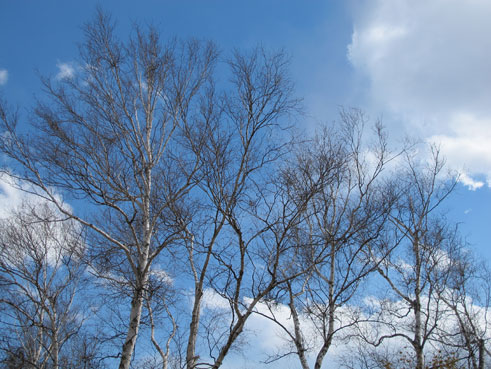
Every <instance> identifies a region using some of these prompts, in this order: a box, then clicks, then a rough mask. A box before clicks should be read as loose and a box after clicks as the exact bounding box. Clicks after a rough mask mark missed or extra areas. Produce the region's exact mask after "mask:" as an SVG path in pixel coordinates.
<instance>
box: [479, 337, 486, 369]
mask: <svg viewBox="0 0 491 369" xmlns="http://www.w3.org/2000/svg"><path fill="white" fill-rule="evenodd" d="M478 342H479V369H484V355H485V352H484V340H483V339H482V338H480V339H479V341H478Z"/></svg>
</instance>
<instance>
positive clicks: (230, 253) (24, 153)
mask: <svg viewBox="0 0 491 369" xmlns="http://www.w3.org/2000/svg"><path fill="white" fill-rule="evenodd" d="M86 34H87V36H88V38H87V40H89V42H87V43H85V44H84V45H82V50H85V52H82V57H81V59H80V60H81V62H80V63H75V64H72V65H60V74H59V75H57V76H56V77H53V78H52V79H51V80H49V79H45V80H44V87H45V89H46V90H47V93H48V95H51V97H52V98H53V99H52V100H51V101H48V100H45V101H43V100H41V103H40V104H39V105H37V108H36V110H35V111H34V116H36V119H35V123H36V128H41V130H40V131H36V132H37V133H40V136H39V137H38V138H40V139H42V140H43V142H41V141H38V144H37V145H32V143H34V142H35V140H36V137H35V136H36V134H34V135H32V136H31V138H33V137H34V140H33V141H24V142H22V139H21V140H19V141H17V143H18V144H19V146H17V152H16V154H18V155H19V156H18V158H19V159H25V158H30V159H31V161H29V160H27V161H26V160H24V163H23V164H24V168H27V170H28V171H27V172H24V173H21V172H16V173H17V174H18V175H20V176H22V175H23V174H27V173H28V172H29V171H30V172H31V174H33V176H31V177H30V178H31V180H32V181H33V182H34V183H36V184H38V185H40V184H41V186H40V188H41V190H42V191H44V195H45V197H46V196H47V198H48V199H50V200H51V201H53V202H55V203H56V202H58V205H59V210H60V211H62V212H65V215H66V216H68V217H78V220H79V221H81V222H82V224H84V225H85V226H88V227H89V228H91V229H92V231H94V232H89V234H90V236H89V238H88V240H87V242H88V243H89V245H91V247H90V248H89V250H90V256H91V257H92V259H91V262H92V264H91V268H92V272H94V273H95V274H97V275H98V277H101V278H102V277H103V278H105V279H106V280H108V281H111V283H112V286H113V287H116V289H117V290H118V293H119V295H118V296H119V297H120V298H121V299H122V300H121V301H124V300H126V301H125V302H126V306H127V308H126V309H122V313H121V314H122V317H123V318H124V319H126V320H127V321H128V316H130V319H129V320H130V323H129V324H128V329H126V331H125V328H122V326H120V327H119V331H118V330H116V331H117V334H119V335H120V337H123V336H126V338H124V339H121V341H122V342H123V345H122V346H123V348H122V352H123V356H124V357H123V360H122V362H123V361H125V360H124V359H125V358H126V359H128V355H127V354H126V353H129V352H131V351H132V346H133V344H134V341H136V340H135V337H137V334H140V333H143V334H145V332H144V331H142V332H138V330H139V327H140V322H137V320H139V319H140V318H139V317H138V316H139V314H140V312H144V314H143V315H144V316H143V318H142V319H143V320H142V322H143V323H144V326H146V327H148V330H147V331H146V332H147V333H146V334H151V335H152V339H149V340H148V341H147V343H148V345H149V346H150V344H151V345H153V347H154V348H155V350H156V351H158V355H159V356H160V359H161V360H162V361H163V362H165V361H166V360H170V359H172V360H174V359H175V357H174V356H172V355H171V356H169V352H170V351H169V350H168V346H167V347H166V342H167V343H169V342H170V346H172V345H175V346H172V350H171V351H173V355H177V354H176V352H179V355H181V356H182V358H181V363H185V365H187V366H189V367H192V366H196V365H198V367H199V366H203V367H204V366H207V365H211V366H213V365H215V366H219V365H220V364H221V363H222V362H223V359H224V357H225V356H227V355H228V354H229V352H230V351H231V350H233V349H234V348H237V347H239V345H238V343H241V341H237V339H238V338H239V337H240V336H241V335H242V333H243V330H244V329H245V328H246V327H247V325H246V324H245V322H246V320H248V319H249V318H250V317H251V316H252V315H251V313H252V312H253V311H254V309H256V308H258V306H260V304H261V302H262V301H261V299H265V300H264V301H266V300H270V299H272V298H274V296H275V291H274V290H275V287H276V286H277V285H279V284H281V283H285V284H288V282H289V281H290V279H292V280H293V278H294V277H295V278H296V277H299V276H300V275H309V278H311V277H310V276H312V275H313V274H312V273H313V271H315V273H316V274H317V277H318V279H319V280H326V279H329V278H325V277H326V274H323V273H322V271H321V270H320V268H317V269H316V268H315V267H313V266H312V265H310V266H307V267H306V268H305V269H304V270H302V267H301V265H302V263H301V262H300V261H302V262H303V263H305V261H309V259H308V258H305V256H306V255H305V252H304V251H302V252H299V250H301V249H302V247H299V246H305V242H308V241H306V240H307V239H308V237H305V233H303V234H302V232H301V230H302V227H308V224H312V221H311V220H312V219H309V218H308V217H309V215H307V214H308V213H309V210H308V209H309V205H310V204H312V203H313V202H311V201H312V200H314V199H316V198H318V197H316V196H314V194H315V195H317V192H316V191H318V190H319V188H320V187H322V186H326V185H327V184H328V183H325V182H319V177H317V176H314V178H310V180H307V181H305V182H304V183H301V185H299V183H296V184H295V183H294V184H293V187H292V182H291V178H290V177H289V176H288V169H287V167H288V165H289V164H291V163H288V160H287V163H284V162H283V161H278V160H280V159H285V158H289V159H291V158H292V157H291V156H288V150H289V146H288V145H284V144H286V141H283V140H284V139H285V138H286V137H287V136H286V135H285V132H284V131H281V130H277V128H278V125H277V123H278V121H277V119H276V118H285V117H286V116H287V115H286V114H285V115H284V116H281V115H282V113H287V112H289V111H291V110H292V109H293V108H295V107H296V101H295V99H290V98H289V96H291V95H290V93H291V85H290V84H289V80H288V79H287V78H284V77H286V75H285V74H284V73H285V72H286V70H285V67H286V66H287V63H285V62H286V60H285V59H284V55H282V54H281V53H280V54H275V53H270V52H265V51H264V48H262V49H261V48H259V49H256V50H255V51H254V52H252V53H250V52H249V53H242V52H237V53H235V54H234V55H232V56H231V57H230V58H225V59H228V64H227V63H224V64H221V63H222V61H223V60H222V59H220V58H217V53H216V49H214V47H213V45H211V44H206V43H203V42H194V41H192V42H188V43H186V42H184V43H180V42H179V41H174V42H170V43H166V42H164V43H160V42H156V41H158V37H157V36H158V32H157V31H156V29H155V28H154V29H153V30H150V32H148V33H147V31H146V28H145V27H143V28H140V29H139V30H137V31H135V33H133V37H132V39H131V41H130V42H127V41H126V38H125V37H121V36H120V35H119V34H118V33H116V32H115V31H114V29H113V28H112V27H111V25H110V22H107V19H106V18H104V16H100V17H99V19H96V21H95V22H92V23H90V24H88V26H87V27H86ZM114 36H115V37H114ZM353 43H354V42H353ZM156 45H162V48H159V47H156ZM355 46H356V45H354V47H355ZM161 51H162V52H161ZM222 55H223V54H222ZM353 55H354V54H353ZM358 56H359V55H358ZM217 64H219V65H224V66H225V65H227V67H228V68H230V70H231V73H230V74H231V75H233V76H235V77H234V78H232V80H231V81H229V80H228V78H227V79H225V80H220V81H219V82H218V83H213V80H214V78H215V76H221V72H222V67H219V71H220V74H214V73H213V69H214V68H213V67H214V66H215V65H217ZM160 67H162V68H160ZM159 68H160V69H159ZM223 69H225V67H224V68H223ZM160 72H165V73H160ZM3 75H4V74H2V75H0V78H2V80H1V81H4V80H5V77H2V76H3ZM161 77H162V79H161V80H159V78H161ZM1 81H0V83H3V82H1ZM229 82H231V83H230V85H227V83H229ZM225 85H227V86H229V88H225V89H224V91H223V94H222V93H220V92H218V91H220V90H221V89H222V87H223V86H225ZM162 86H165V88H163V87H162ZM169 86H170V87H169ZM166 87H169V89H167V88H166ZM164 90H165V93H164V92H163V91H164ZM108 91H112V92H114V93H108ZM198 96H199V98H197V97H198ZM3 107H4V108H5V110H3V111H4V112H6V114H5V115H4V116H3V118H4V123H6V126H9V125H10V124H12V123H14V121H15V119H16V117H15V116H14V115H11V113H10V112H8V108H6V105H5V104H4V105H3ZM118 117H123V119H119V118H118ZM279 121H283V119H280V120H279ZM101 122H103V124H101ZM154 123H155V124H154ZM10 127H13V126H12V125H10ZM73 127H78V128H73ZM43 129H44V131H43ZM11 133H12V134H11V135H10V136H8V135H7V136H6V139H5V140H4V141H3V142H4V143H7V146H8V145H9V144H10V143H15V139H16V136H15V135H14V134H13V131H12V132H11ZM79 133H81V134H79ZM18 137H20V136H18ZM47 138H49V140H47ZM278 138H279V139H281V141H278V140H277V139H278ZM10 139H13V140H10ZM309 144H311V145H316V144H317V143H316V142H315V140H314V141H312V142H308V143H307V145H309ZM7 146H4V149H5V148H6V147H7ZM13 148H14V147H13V146H11V147H9V148H7V149H6V151H8V150H10V149H13ZM74 148H79V149H80V150H74ZM14 151H15V149H14V150H13V151H10V154H14ZM43 161H44V163H50V164H49V165H44V166H43V164H42V163H43ZM367 161H368V162H370V159H369V158H367ZM328 162H329V161H328ZM40 163H41V166H38V165H39V164H40ZM53 163H54V164H55V166H53V165H51V164H53ZM279 163H281V164H279ZM113 164H114V165H113ZM278 164H279V165H278ZM330 164H332V163H330ZM56 166H57V167H58V169H61V170H54V168H55V167H56ZM355 168H356V166H355ZM38 169H41V171H38V172H36V171H37V170H38ZM279 169H281V170H279ZM329 169H330V170H331V169H333V168H329ZM43 171H44V173H43ZM361 171H363V169H361ZM14 173H15V172H14ZM37 174H39V177H37ZM362 177H363V176H362ZM24 179H27V178H26V177H24ZM40 179H42V180H44V183H41V182H42V181H40ZM297 181H298V179H297ZM354 182H356V181H354ZM344 186H345V185H344V184H343V185H342V186H341V187H342V189H341V190H340V192H341V193H343V192H344V191H348V192H349V190H350V188H347V187H344ZM55 187H56V188H57V191H60V192H52V191H53V189H54V188H55ZM360 191H362V192H363V186H361V187H360ZM38 192H39V191H38ZM60 193H62V194H64V195H68V194H69V193H70V194H71V195H72V196H73V197H74V198H78V199H79V202H78V203H80V204H82V203H83V201H86V200H87V199H90V201H91V202H92V205H93V206H96V207H98V206H99V207H101V208H102V207H105V208H106V209H108V210H107V211H101V212H99V214H97V216H94V217H92V214H90V211H91V210H92V209H93V208H92V207H87V208H85V209H84V211H82V208H78V207H75V208H74V209H75V211H74V212H72V211H71V210H68V209H67V208H66V207H64V206H63V205H64V204H62V202H61V201H64V200H67V199H69V197H63V198H62V197H60V196H59V194H60ZM84 198H85V200H84ZM156 204H157V205H156ZM315 207H317V205H315ZM348 208H350V207H348ZM87 215H89V217H87ZM355 218H356V217H355ZM343 219H345V220H346V218H343ZM316 236H317V235H316ZM108 245H109V246H108ZM302 258H303V259H302ZM377 260H380V259H377ZM324 261H325V260H324ZM356 261H357V262H358V261H360V260H358V259H356ZM170 264H174V267H175V269H174V270H176V269H177V268H181V270H187V273H183V274H186V277H187V278H188V279H187V282H181V284H177V283H179V282H176V281H177V279H176V278H175V275H176V274H177V273H175V274H172V273H170V271H171V270H172V268H171V267H170ZM307 264H308V263H307ZM325 265H329V263H325ZM332 265H335V264H334V263H332ZM304 266H305V265H304ZM154 267H155V269H153V268H154ZM308 273H310V274H308ZM323 277H324V278H323ZM184 280H186V279H185V278H184ZM300 280H301V279H300ZM173 283H176V284H175V285H173ZM299 284H302V283H301V282H300V283H299ZM328 284H329V283H328ZM190 285H194V290H192V291H189V290H188V292H187V293H188V294H190V295H191V296H194V303H193V309H192V310H193V311H192V316H188V317H186V318H185V319H183V320H184V321H185V322H184V323H183V322H182V321H181V322H179V319H177V318H180V317H182V312H183V311H185V309H183V306H184V305H185V304H183V303H182V301H183V300H182V298H183V297H186V298H189V295H188V296H183V295H182V294H181V295H179V292H180V291H179V288H183V287H189V286H190ZM150 286H151V287H150ZM175 287H178V288H175ZM314 290H315V289H314ZM181 292H182V291H181ZM350 293H351V292H350ZM115 295H116V294H115ZM348 295H349V293H348ZM210 296H211V297H210ZM180 299H181V301H180V302H181V305H179V300H180ZM130 300H131V301H130ZM212 300H214V301H215V303H216V302H217V301H220V303H219V304H218V305H219V306H222V309H223V308H224V307H225V309H224V310H221V311H220V309H219V308H217V305H213V303H210V301H212ZM220 304H221V305H220ZM321 304H322V303H321ZM210 306H213V307H214V308H215V310H214V314H211V315H209V313H210V309H209V307H210ZM459 306H460V305H459ZM130 310H131V311H130ZM178 312H180V313H178ZM125 314H127V315H128V316H125ZM228 314H231V316H232V318H230V316H229V315H228ZM134 318H135V319H134ZM159 319H160V321H159ZM162 321H165V322H166V324H167V325H166V326H164V328H162V326H160V327H159V324H161V323H162ZM183 324H184V326H188V327H189V332H188V333H189V334H188V333H182V330H181V331H180V330H179V329H178V328H181V329H182V327H183ZM320 326H322V325H320ZM159 329H160V330H159ZM199 332H201V335H203V334H204V335H207V344H208V346H209V347H208V352H206V351H207V350H204V351H202V349H203V347H204V346H203V343H202V342H204V341H201V343H199V342H198V343H196V340H199V338H200V337H199V335H198V333H199ZM223 332H229V333H227V334H225V335H224V334H223ZM474 333H476V332H474ZM477 333H478V332H477ZM186 335H187V337H186ZM183 337H184V341H187V342H184V343H183V342H182V340H183ZM147 338H148V337H147ZM201 338H202V336H201ZM179 339H180V340H181V342H180V343H179V344H177V342H179ZM176 348H177V351H176ZM198 351H201V352H200V353H198ZM203 352H206V354H204V353H203ZM179 355H177V356H179ZM157 357H158V356H157ZM172 360H171V361H172ZM128 361H129V360H126V364H122V365H128V364H127V363H128Z"/></svg>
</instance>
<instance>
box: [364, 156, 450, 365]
mask: <svg viewBox="0 0 491 369" xmlns="http://www.w3.org/2000/svg"><path fill="white" fill-rule="evenodd" d="M430 154H431V157H430V160H428V161H427V162H423V163H421V162H418V159H417V157H416V155H414V154H412V153H411V152H407V154H406V156H405V159H406V160H405V169H404V171H402V172H401V173H400V174H399V175H398V181H399V186H400V187H399V188H398V191H399V197H398V200H397V203H396V205H395V207H394V210H393V211H392V212H391V214H390V225H391V229H390V232H389V233H387V234H388V235H389V236H390V237H389V238H388V239H387V240H386V241H385V242H387V245H388V246H389V247H393V246H394V245H397V248H396V249H395V251H393V252H391V253H390V254H389V255H388V257H386V256H384V257H383V258H382V257H381V256H380V255H377V254H376V253H374V254H373V255H372V257H373V260H374V262H375V263H377V264H378V266H377V270H378V272H379V274H380V276H381V277H382V279H383V280H385V282H386V283H387V285H388V286H389V288H390V289H389V292H388V294H387V296H385V297H384V296H382V297H381V299H380V300H379V302H380V305H379V309H378V311H377V312H374V315H372V317H373V318H374V320H375V321H376V323H375V324H374V325H372V326H370V328H368V329H369V330H371V331H372V332H371V333H370V335H371V337H372V340H371V342H372V343H374V344H375V345H376V346H378V345H380V344H382V342H384V341H385V340H386V339H390V338H400V339H402V340H403V341H405V342H407V343H408V344H409V345H410V347H411V349H412V350H414V357H415V367H416V368H417V369H423V368H424V352H425V347H426V346H427V344H428V343H429V342H431V340H432V339H433V338H435V337H436V336H435V333H436V329H437V326H438V324H439V322H440V320H441V319H442V318H443V316H444V314H445V311H446V308H445V307H444V306H443V302H442V301H441V299H440V298H439V297H438V292H439V291H440V290H441V289H442V288H444V285H445V278H446V266H447V264H448V252H449V251H450V246H451V245H453V242H452V241H453V240H454V237H455V232H454V228H452V227H450V226H449V222H448V221H446V219H445V217H444V216H443V215H442V212H439V209H441V205H442V203H443V202H444V200H445V199H446V198H447V197H448V196H449V195H450V194H451V192H452V191H453V189H454V188H455V184H456V180H455V177H451V176H450V177H449V176H447V175H445V173H444V172H443V170H444V162H443V160H442V159H441V158H440V154H439V151H438V149H436V148H434V147H431V153H430ZM381 259H382V261H380V260H381ZM375 316H377V318H375ZM369 341H370V340H369Z"/></svg>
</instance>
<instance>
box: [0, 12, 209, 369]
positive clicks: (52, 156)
mask: <svg viewBox="0 0 491 369" xmlns="http://www.w3.org/2000/svg"><path fill="white" fill-rule="evenodd" d="M85 34H86V41H85V43H84V44H83V45H82V47H81V51H80V55H81V60H80V64H79V68H80V70H79V71H78V72H77V75H76V76H75V77H73V78H65V79H63V80H61V81H52V80H50V79H45V80H43V83H44V88H45V92H46V96H47V98H48V99H49V100H48V101H46V102H40V103H39V104H38V106H37V108H36V109H35V111H34V117H33V122H35V123H34V126H35V127H36V129H35V131H34V132H35V133H34V134H32V135H29V136H22V135H20V134H18V133H17V132H16V126H17V122H18V116H17V115H16V114H11V113H10V112H9V111H8V110H9V109H8V108H7V106H6V104H4V103H2V104H1V107H0V120H1V121H2V128H3V129H4V130H5V131H6V132H8V133H7V134H5V135H4V136H3V139H2V141H1V144H0V146H1V149H2V152H3V153H5V154H7V155H8V156H9V157H10V158H11V159H13V162H12V165H17V166H16V167H15V171H13V172H12V174H13V175H15V176H17V177H18V178H20V179H22V180H24V181H27V182H29V183H31V184H32V185H33V186H35V187H36V188H37V189H36V192H37V193H38V194H39V195H40V196H42V197H44V198H45V199H46V200H48V201H50V202H52V203H53V204H55V205H56V206H57V207H58V209H59V211H60V212H62V213H64V214H65V215H66V216H67V217H70V218H71V219H74V220H77V221H79V222H80V223H81V224H83V225H84V226H86V227H87V228H88V229H89V232H92V233H93V235H95V236H96V237H97V238H98V241H99V242H97V243H94V244H93V245H91V250H90V251H91V253H92V255H93V256H94V260H96V262H95V264H94V265H96V266H98V267H100V270H99V274H100V275H103V274H105V276H106V277H108V278H113V279H114V280H116V279H121V278H122V279H124V280H125V283H127V285H128V286H129V287H130V299H131V303H130V306H131V308H130V311H129V316H128V323H127V329H126V337H125V339H124V342H123V345H122V349H121V360H120V368H125V369H127V368H129V365H130V361H131V357H132V354H133V351H134V347H135V343H136V339H137V336H138V331H139V327H140V318H141V312H142V308H143V305H144V298H143V297H144V292H145V289H146V286H147V282H148V277H149V275H150V272H151V266H152V263H153V261H154V260H155V259H156V258H157V257H158V256H159V254H160V253H161V252H162V250H163V249H165V248H166V247H169V245H171V244H172V243H173V242H174V240H175V239H177V238H179V237H180V236H179V235H180V231H181V230H180V229H179V227H178V226H177V223H176V222H175V221H174V218H173V214H172V211H171V208H172V207H173V206H174V204H175V203H176V202H177V201H179V199H180V198H182V197H183V196H184V195H185V194H186V193H187V192H188V191H189V190H190V188H191V187H192V186H193V185H194V183H193V181H194V178H193V175H194V173H195V172H196V170H197V168H198V165H199V160H198V158H197V157H196V156H194V155H189V154H188V152H189V149H188V148H187V147H186V145H185V144H184V143H182V142H181V141H179V140H178V137H179V136H180V134H181V133H182V132H186V130H189V129H190V126H191V125H192V124H193V122H194V121H195V120H197V119H198V117H197V116H192V115H194V114H199V110H200V106H201V102H200V101H199V98H198V95H200V94H202V92H203V91H204V90H205V89H206V88H207V86H209V85H210V78H211V75H212V70H213V65H214V63H215V59H216V56H217V53H216V51H215V48H214V46H213V45H211V44H203V43H199V42H195V41H190V42H187V43H178V42H171V43H170V44H168V45H163V43H162V42H161V40H160V38H159V35H158V33H157V32H156V31H155V30H154V29H149V30H148V31H147V32H144V31H142V30H141V29H139V28H136V29H135V30H134V33H133V37H132V38H131V39H130V40H129V41H128V42H122V41H120V40H119V39H118V38H117V36H116V35H115V31H114V27H113V24H112V22H111V20H110V19H109V17H108V16H107V15H105V14H103V13H102V12H98V14H97V16H96V18H95V20H94V21H93V22H91V23H89V24H87V25H86V27H85ZM195 142H196V143H198V144H199V139H196V141H195ZM54 188H56V189H58V190H59V191H62V195H63V196H66V198H70V197H71V198H76V199H84V201H85V202H86V204H87V205H86V206H85V209H86V211H85V214H84V212H82V211H77V212H69V211H67V210H66V208H65V207H64V206H63V203H62V200H61V199H60V197H58V196H56V195H55V194H54V192H53V189H54Z"/></svg>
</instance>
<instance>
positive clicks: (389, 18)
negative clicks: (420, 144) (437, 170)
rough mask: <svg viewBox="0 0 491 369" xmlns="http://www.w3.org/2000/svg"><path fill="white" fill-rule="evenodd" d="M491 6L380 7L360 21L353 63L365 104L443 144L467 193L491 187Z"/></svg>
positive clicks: (370, 5)
mask: <svg viewBox="0 0 491 369" xmlns="http://www.w3.org/2000/svg"><path fill="white" fill-rule="evenodd" d="M489 16H491V2H488V1H470V2H462V1H460V0H431V1H427V0H374V1H369V2H365V5H364V6H363V7H362V8H361V9H360V11H359V13H358V14H357V15H356V16H355V22H354V30H353V34H352V41H351V44H350V45H349V47H348V58H349V59H350V61H351V63H352V65H353V66H354V67H355V69H356V70H357V71H358V72H359V73H360V75H362V76H363V77H364V78H365V80H366V82H367V85H368V96H367V102H370V103H372V104H373V105H374V107H375V109H376V110H378V111H381V112H384V114H385V113H389V114H390V115H391V116H392V117H394V118H396V119H397V120H398V121H402V122H404V123H405V130H406V132H410V133H412V134H417V135H419V136H422V137H423V138H426V139H427V140H428V141H432V142H436V143H439V144H441V149H442V152H443V154H444V155H445V156H446V157H447V159H448V163H449V165H451V166H452V167H453V169H457V170H461V168H465V174H466V177H463V179H464V180H465V181H467V183H465V184H467V185H468V187H469V188H471V189H476V188H479V187H480V186H481V183H483V182H480V181H477V180H475V177H476V176H479V175H484V176H485V177H486V179H487V182H488V185H489V184H491V149H490V148H489V147H490V146H489V140H490V139H491V133H490V132H491V105H490V104H489V101H491V73H490V72H489V65H490V64H491V39H490V38H489V37H488V35H489V34H490V33H491V23H490V22H489Z"/></svg>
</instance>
